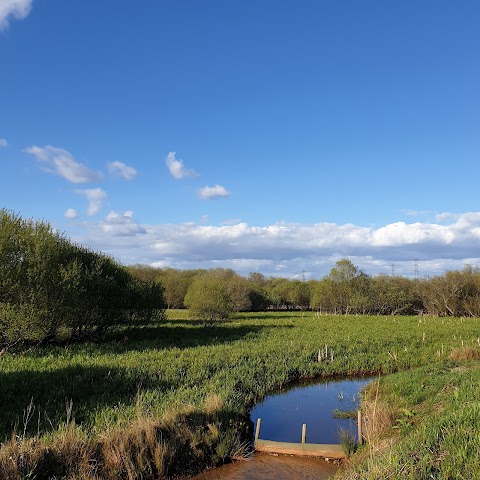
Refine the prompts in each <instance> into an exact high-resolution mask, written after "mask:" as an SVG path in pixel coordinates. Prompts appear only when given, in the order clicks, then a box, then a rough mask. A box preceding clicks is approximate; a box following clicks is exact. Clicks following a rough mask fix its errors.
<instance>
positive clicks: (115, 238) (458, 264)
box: [76, 212, 480, 278]
mask: <svg viewBox="0 0 480 480" xmlns="http://www.w3.org/2000/svg"><path fill="white" fill-rule="evenodd" d="M452 217H453V218H454V220H453V221H451V222H450V223H448V224H440V223H419V222H416V223H405V222H396V223H391V224H388V225H385V226H382V227H379V228H371V227H362V226H357V225H353V224H345V225H338V224H335V223H317V224H313V225H305V224H291V223H278V224H275V225H269V226H251V225H248V224H246V223H238V224H235V225H222V226H212V225H201V224H198V223H194V222H192V223H183V224H160V225H145V224H142V225H140V224H137V223H136V221H135V220H134V218H133V214H132V215H131V214H129V212H125V213H124V214H123V215H120V214H116V213H114V212H112V213H111V214H109V216H108V217H107V218H106V219H105V220H104V221H102V222H100V223H97V224H90V225H89V227H88V229H87V230H86V231H85V232H84V235H83V237H82V238H76V240H77V241H80V242H82V243H87V244H88V245H91V246H93V247H94V248H98V249H100V250H103V251H105V252H108V253H110V254H112V255H113V256H114V257H115V258H117V259H118V260H119V261H121V262H123V263H126V264H129V263H146V264H151V265H156V266H172V267H174V268H214V267H219V266H222V267H229V268H233V269H235V270H237V271H239V272H240V273H242V274H246V273H248V272H250V271H260V272H262V273H264V274H266V275H281V276H289V277H294V276H297V275H300V274H301V272H302V270H305V271H306V272H307V275H308V277H309V278H313V277H315V278H320V277H322V276H323V275H325V274H327V273H328V272H329V270H330V268H331V267H332V266H333V264H334V263H335V261H336V260H338V259H340V258H343V257H348V258H350V259H351V260H352V261H353V262H354V263H355V264H356V265H358V266H359V267H360V268H362V269H364V270H365V271H366V273H368V274H371V275H376V274H379V273H391V265H392V264H394V265H395V273H396V274H399V275H406V276H413V275H414V269H415V266H414V265H415V263H416V262H417V263H418V268H419V271H420V275H434V274H439V273H442V272H443V271H445V270H449V269H457V268H460V269H461V268H463V265H464V264H465V263H468V264H471V265H477V266H480V250H479V248H478V247H479V244H480V212H470V213H463V214H459V215H455V216H452ZM139 234H141V235H139Z"/></svg>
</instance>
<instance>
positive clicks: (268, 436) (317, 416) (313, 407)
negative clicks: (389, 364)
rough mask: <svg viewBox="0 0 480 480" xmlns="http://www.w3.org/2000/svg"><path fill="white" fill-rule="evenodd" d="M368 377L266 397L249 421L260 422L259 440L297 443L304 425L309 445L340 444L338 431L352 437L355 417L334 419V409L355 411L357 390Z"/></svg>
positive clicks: (305, 386) (304, 386) (306, 385)
mask: <svg viewBox="0 0 480 480" xmlns="http://www.w3.org/2000/svg"><path fill="white" fill-rule="evenodd" d="M370 381H371V378H367V377H361V378H348V379H340V380H334V381H332V380H330V381H328V382H327V381H325V382H322V383H318V382H316V383H304V384H297V385H295V386H294V387H291V388H288V389H284V390H281V391H279V392H277V393H275V394H274V395H270V396H268V397H266V398H265V400H264V401H263V402H261V403H258V404H257V405H255V407H254V408H253V409H252V412H251V415H250V418H251V420H252V421H253V422H254V423H256V421H257V418H261V419H262V426H261V430H260V438H261V439H263V440H276V441H281V442H300V441H301V435H302V424H304V423H306V424H307V442H308V443H340V441H339V430H340V429H345V430H348V431H350V432H351V433H352V434H354V435H355V433H356V423H355V422H356V418H354V419H348V418H347V419H340V418H334V416H333V412H334V410H341V411H356V410H358V408H359V404H360V403H359V401H360V398H359V397H360V395H359V392H360V390H361V389H362V388H363V387H364V386H365V385H367V384H368V383H369V382H370Z"/></svg>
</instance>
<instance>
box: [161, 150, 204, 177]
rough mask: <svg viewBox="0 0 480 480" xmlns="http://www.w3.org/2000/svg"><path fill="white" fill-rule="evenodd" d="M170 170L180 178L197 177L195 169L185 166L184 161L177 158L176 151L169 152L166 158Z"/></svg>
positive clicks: (174, 175)
mask: <svg viewBox="0 0 480 480" xmlns="http://www.w3.org/2000/svg"><path fill="white" fill-rule="evenodd" d="M165 163H166V164H167V167H168V170H169V171H170V174H171V175H172V177H173V178H175V179H177V180H180V179H182V178H185V177H197V176H198V173H197V172H196V171H195V170H191V169H188V168H185V166H184V165H183V161H182V160H179V159H177V158H176V152H169V154H168V155H167V158H166V160H165Z"/></svg>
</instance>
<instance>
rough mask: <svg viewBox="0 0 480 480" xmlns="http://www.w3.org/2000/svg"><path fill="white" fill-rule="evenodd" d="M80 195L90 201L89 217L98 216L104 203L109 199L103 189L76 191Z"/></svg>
mask: <svg viewBox="0 0 480 480" xmlns="http://www.w3.org/2000/svg"><path fill="white" fill-rule="evenodd" d="M75 193H77V194H78V195H83V196H85V197H86V199H87V200H88V208H87V215H89V216H92V215H96V214H97V213H98V212H99V211H100V210H101V208H102V205H103V202H104V201H105V200H106V199H107V197H108V195H107V192H105V191H104V190H102V189H101V188H87V189H84V190H75Z"/></svg>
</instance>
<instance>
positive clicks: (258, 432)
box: [255, 418, 262, 440]
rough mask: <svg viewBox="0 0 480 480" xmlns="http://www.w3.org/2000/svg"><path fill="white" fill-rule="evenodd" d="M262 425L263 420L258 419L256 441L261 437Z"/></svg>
mask: <svg viewBox="0 0 480 480" xmlns="http://www.w3.org/2000/svg"><path fill="white" fill-rule="evenodd" d="M261 423H262V419H261V418H258V419H257V428H256V429H255V440H258V437H259V436H260V425H261Z"/></svg>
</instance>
